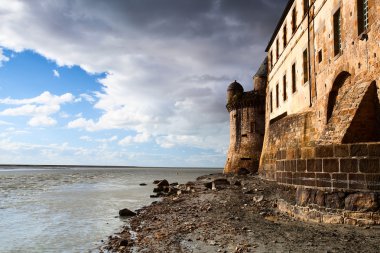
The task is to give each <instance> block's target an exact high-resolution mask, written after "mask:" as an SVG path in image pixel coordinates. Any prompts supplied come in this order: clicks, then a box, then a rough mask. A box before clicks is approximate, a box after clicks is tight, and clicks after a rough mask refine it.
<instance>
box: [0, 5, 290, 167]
mask: <svg viewBox="0 0 380 253" xmlns="http://www.w3.org/2000/svg"><path fill="white" fill-rule="evenodd" d="M181 1H182V2H183V3H182V4H180V3H178V2H181ZM181 1H175V2H173V1H170V0H162V1H158V2H159V4H158V2H157V1H149V0H144V1H139V2H138V3H137V2H136V1H117V0H115V1H112V2H109V1H101V0H92V1H88V0H82V1H65V0H61V1H53V0H49V1H48V0H42V1H38V2H33V3H31V2H30V1H22V0H14V1H10V0H0V17H1V20H2V22H1V23H0V129H1V131H0V163H17V164H91V165H138V166H180V167H183V166H202V167H206V166H207V167H222V166H223V165H224V162H225V155H226V151H227V148H228V142H229V128H228V126H229V122H228V120H229V118H228V114H227V112H226V110H225V92H226V87H227V86H228V84H229V83H230V82H231V81H233V80H235V79H238V80H239V81H240V82H241V83H242V84H243V85H244V87H245V88H246V89H252V84H251V77H252V75H253V74H254V72H255V69H257V67H258V66H259V64H260V63H261V61H262V60H263V57H264V56H265V53H264V48H265V46H266V43H267V40H268V38H269V37H270V32H271V30H272V29H273V27H274V25H275V24H274V23H275V21H274V20H273V19H272V18H269V17H268V16H267V15H263V14H262V11H263V10H267V11H271V12H273V13H275V15H277V16H279V15H281V9H282V8H283V7H284V5H285V2H286V1H284V0H282V1H281V0H278V1H272V2H271V3H268V2H267V1H259V2H256V4H255V5H252V3H251V2H249V1H240V0H239V1H236V2H235V1H234V4H232V5H231V1H217V0H214V1H213V0H210V1H191V2H189V1H185V0H181ZM148 5H149V6H150V8H148V9H147V8H146V6H148ZM248 7H252V8H251V12H247V8H248ZM248 9H249V8H248ZM255 13H256V14H255ZM253 17H255V18H253ZM265 28H267V29H265Z"/></svg>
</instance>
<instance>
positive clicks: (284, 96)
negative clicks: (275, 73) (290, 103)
mask: <svg viewBox="0 0 380 253" xmlns="http://www.w3.org/2000/svg"><path fill="white" fill-rule="evenodd" d="M282 88H283V94H282V96H283V98H284V101H286V100H287V99H288V94H287V93H286V75H284V78H283V83H282Z"/></svg>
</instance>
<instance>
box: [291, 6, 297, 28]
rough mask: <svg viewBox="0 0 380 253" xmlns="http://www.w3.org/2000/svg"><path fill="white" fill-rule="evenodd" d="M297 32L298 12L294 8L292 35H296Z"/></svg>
mask: <svg viewBox="0 0 380 253" xmlns="http://www.w3.org/2000/svg"><path fill="white" fill-rule="evenodd" d="M296 30H297V12H296V7H294V9H293V12H292V33H293V34H294V33H295V32H296Z"/></svg>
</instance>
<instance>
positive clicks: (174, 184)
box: [170, 182, 178, 186]
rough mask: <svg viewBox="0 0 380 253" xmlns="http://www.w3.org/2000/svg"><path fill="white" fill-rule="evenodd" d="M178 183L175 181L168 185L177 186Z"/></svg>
mask: <svg viewBox="0 0 380 253" xmlns="http://www.w3.org/2000/svg"><path fill="white" fill-rule="evenodd" d="M177 185H178V183H177V182H174V183H171V184H170V186H177Z"/></svg>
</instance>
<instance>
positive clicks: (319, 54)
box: [318, 49, 323, 63]
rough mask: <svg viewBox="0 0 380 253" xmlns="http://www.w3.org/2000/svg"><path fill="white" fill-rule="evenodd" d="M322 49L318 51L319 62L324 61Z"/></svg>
mask: <svg viewBox="0 0 380 253" xmlns="http://www.w3.org/2000/svg"><path fill="white" fill-rule="evenodd" d="M322 60H323V59H322V49H321V50H319V52H318V62H319V63H321V62H322Z"/></svg>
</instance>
